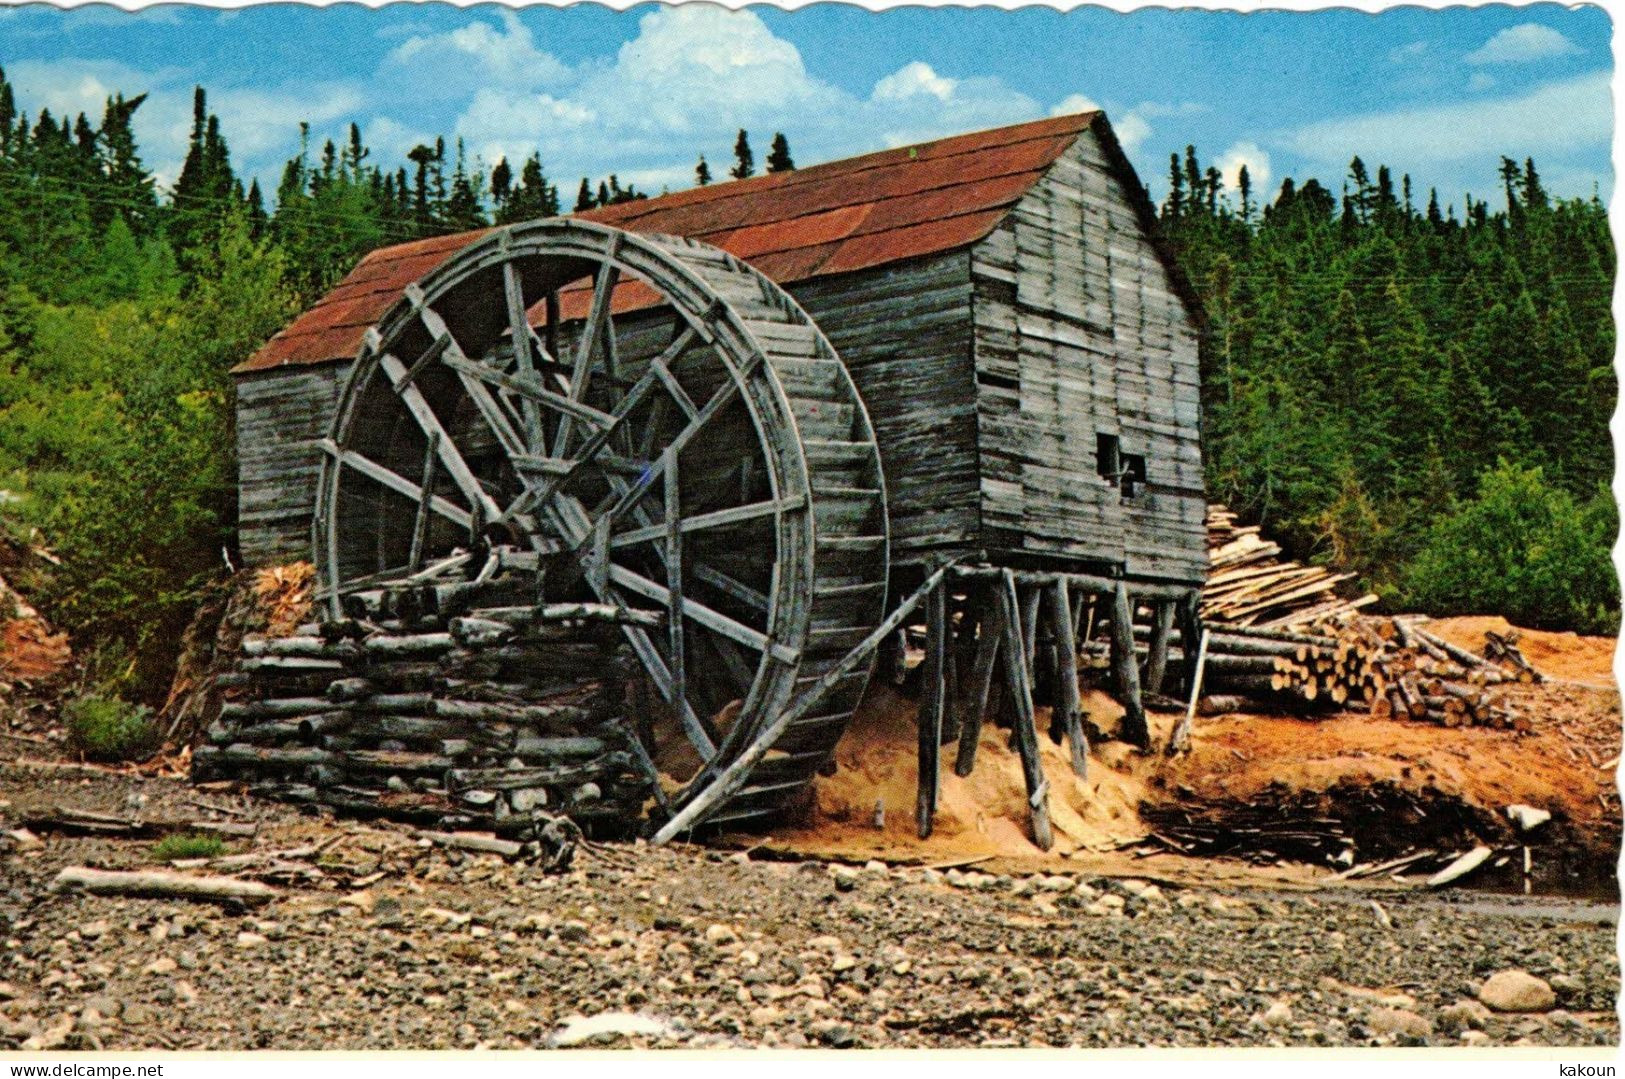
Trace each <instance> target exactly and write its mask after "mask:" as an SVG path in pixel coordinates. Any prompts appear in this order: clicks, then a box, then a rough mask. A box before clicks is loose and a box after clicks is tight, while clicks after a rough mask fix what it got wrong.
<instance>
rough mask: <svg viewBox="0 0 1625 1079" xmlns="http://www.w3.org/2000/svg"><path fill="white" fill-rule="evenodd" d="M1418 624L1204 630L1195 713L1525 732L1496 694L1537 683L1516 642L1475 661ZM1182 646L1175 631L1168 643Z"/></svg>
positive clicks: (1493, 647)
mask: <svg viewBox="0 0 1625 1079" xmlns="http://www.w3.org/2000/svg"><path fill="white" fill-rule="evenodd" d="M1424 621H1425V620H1423V619H1420V618H1416V617H1410V618H1406V617H1396V618H1374V617H1352V616H1345V617H1343V618H1341V619H1323V620H1321V621H1318V622H1315V623H1313V624H1311V625H1308V626H1305V627H1302V628H1300V629H1299V630H1296V631H1289V630H1276V629H1258V628H1252V627H1232V626H1226V625H1223V624H1216V625H1213V626H1212V627H1211V628H1210V629H1209V631H1208V654H1207V657H1206V661H1205V663H1204V673H1203V690H1204V693H1207V694H1209V696H1208V698H1207V699H1206V700H1205V702H1204V709H1203V710H1204V711H1206V712H1209V713H1214V712H1224V711H1243V710H1245V709H1246V708H1247V705H1248V702H1249V701H1256V702H1262V703H1266V704H1271V705H1274V706H1276V707H1278V708H1285V709H1288V710H1292V711H1312V710H1315V709H1317V708H1319V709H1339V708H1341V709H1356V708H1358V709H1364V710H1366V711H1368V712H1369V713H1370V714H1371V715H1372V716H1374V717H1376V718H1379V719H1388V718H1409V719H1413V720H1417V721H1422V722H1430V723H1436V724H1439V725H1440V726H1446V727H1464V726H1482V727H1496V728H1500V729H1504V730H1517V731H1527V730H1529V729H1530V723H1529V720H1528V719H1527V717H1525V716H1522V715H1520V714H1519V713H1518V712H1517V711H1516V710H1515V709H1514V708H1513V707H1512V706H1511V705H1510V704H1509V703H1508V702H1507V700H1506V699H1505V697H1504V694H1503V693H1502V692H1501V690H1500V689H1499V688H1498V687H1502V686H1505V685H1509V684H1518V683H1528V682H1531V681H1535V680H1538V678H1539V674H1538V672H1536V671H1535V670H1534V668H1533V667H1531V666H1530V665H1529V663H1528V661H1527V660H1525V659H1524V657H1523V655H1522V653H1520V652H1518V651H1517V646H1516V644H1515V643H1512V642H1508V641H1506V640H1505V638H1500V639H1499V643H1487V644H1486V653H1487V655H1485V656H1479V655H1475V654H1473V653H1472V652H1469V651H1467V650H1466V649H1464V648H1459V647H1457V646H1456V645H1453V644H1451V643H1450V642H1448V641H1446V640H1444V639H1443V638H1442V637H1439V636H1437V635H1435V634H1433V633H1430V632H1429V631H1428V630H1427V629H1426V628H1425V626H1424V624H1423V622H1424ZM1147 632H1148V631H1147ZM1142 635H1144V634H1142ZM1183 643H1184V642H1183V640H1182V639H1181V638H1180V637H1179V635H1178V634H1177V633H1176V634H1175V636H1174V638H1173V644H1174V645H1175V646H1176V647H1179V646H1182V645H1183ZM1492 657H1493V658H1492Z"/></svg>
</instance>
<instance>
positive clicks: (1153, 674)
mask: <svg viewBox="0 0 1625 1079" xmlns="http://www.w3.org/2000/svg"><path fill="white" fill-rule="evenodd" d="M1152 610H1153V612H1154V613H1153V616H1152V622H1151V641H1150V643H1149V645H1148V647H1147V648H1146V655H1145V691H1146V692H1147V693H1161V692H1162V679H1163V676H1164V674H1165V673H1166V671H1167V669H1168V637H1169V635H1170V634H1171V633H1172V631H1173V626H1174V601H1173V600H1168V599H1159V600H1156V601H1155V602H1154V603H1153V604H1152Z"/></svg>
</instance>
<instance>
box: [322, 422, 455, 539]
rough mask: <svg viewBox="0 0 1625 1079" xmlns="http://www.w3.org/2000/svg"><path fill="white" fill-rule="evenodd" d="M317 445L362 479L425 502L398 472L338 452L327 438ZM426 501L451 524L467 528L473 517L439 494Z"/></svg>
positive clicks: (417, 488) (353, 454)
mask: <svg viewBox="0 0 1625 1079" xmlns="http://www.w3.org/2000/svg"><path fill="white" fill-rule="evenodd" d="M432 437H434V436H431V438H432ZM317 445H318V446H319V447H321V450H322V452H323V453H325V454H327V455H328V456H329V457H331V458H333V460H334V461H336V462H338V463H339V464H341V465H346V466H348V467H349V468H352V469H354V470H355V471H357V472H359V473H361V474H362V475H363V476H366V477H367V478H368V479H370V480H374V481H376V482H377V483H379V484H381V485H383V486H385V487H388V488H389V489H390V490H392V491H395V492H397V493H399V494H402V495H405V496H406V497H407V498H409V499H411V500H412V501H414V502H417V503H420V504H421V503H423V502H424V501H425V499H424V492H423V488H422V487H420V486H418V485H417V484H415V483H413V482H412V481H411V480H409V479H407V478H406V477H405V476H403V475H401V474H400V473H399V472H395V471H393V470H392V469H388V468H385V467H384V466H383V465H381V464H379V463H378V462H377V461H374V460H372V459H371V458H370V457H363V456H362V455H361V454H359V453H357V452H355V451H354V450H341V449H339V446H338V443H336V442H334V441H333V440H332V439H330V438H324V439H322V440H321V441H320V442H318V443H317ZM442 460H444V458H442ZM427 501H428V503H429V505H430V507H431V508H432V509H433V510H434V511H435V512H436V513H438V514H440V516H442V517H444V518H446V519H447V520H448V521H453V522H455V523H457V524H458V525H460V526H461V527H463V528H467V527H469V523H470V521H471V519H472V518H471V517H470V515H469V513H468V511H467V510H465V509H463V508H461V507H460V506H458V505H456V504H455V503H453V502H450V501H447V500H446V499H444V498H441V497H440V496H439V495H433V496H431V497H429V498H428V500H427Z"/></svg>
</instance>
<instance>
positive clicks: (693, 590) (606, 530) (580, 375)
mask: <svg viewBox="0 0 1625 1079" xmlns="http://www.w3.org/2000/svg"><path fill="white" fill-rule="evenodd" d="M323 448H324V451H325V452H324V455H323V461H322V468H321V474H320V479H319V484H318V504H317V518H316V530H315V542H316V548H317V550H316V557H317V564H318V567H319V569H320V572H321V578H322V582H323V587H324V594H325V595H326V596H327V597H328V599H329V601H330V602H331V603H333V605H334V609H335V611H336V610H337V609H338V608H339V605H340V604H341V603H342V601H343V597H344V596H345V595H346V594H348V593H353V592H358V591H362V590H366V589H371V588H378V587H381V586H386V585H390V584H395V583H401V582H406V581H413V580H423V579H426V578H429V577H431V576H432V575H433V574H435V573H437V572H438V573H448V572H451V573H458V574H461V575H463V576H465V577H477V576H479V575H484V576H486V577H491V576H494V575H497V574H518V575H526V574H529V575H532V576H533V577H534V581H535V585H536V589H537V594H538V596H539V597H545V598H546V599H547V600H548V601H557V600H563V599H568V598H573V597H590V598H595V599H597V600H599V601H604V602H611V603H615V604H619V605H623V606H626V607H628V608H637V609H641V610H646V611H658V612H660V613H662V614H663V615H664V616H665V622H664V624H663V626H662V628H660V629H643V628H637V627H628V628H627V630H626V633H627V637H628V640H629V642H630V645H631V647H632V649H633V651H634V652H635V653H636V655H637V657H638V659H639V660H640V661H641V663H642V665H643V667H644V669H645V670H646V671H647V674H648V678H649V680H650V682H651V683H652V684H653V686H654V687H655V688H656V690H657V691H658V693H659V695H660V696H661V697H662V698H663V699H664V700H665V702H666V704H667V707H668V709H669V712H670V717H669V718H670V724H669V729H670V730H671V731H673V732H680V734H677V735H675V736H674V737H672V738H669V739H666V744H662V745H652V746H649V747H648V748H649V750H650V752H651V755H652V756H654V757H655V758H656V759H657V760H661V761H662V768H663V770H669V771H675V772H677V773H679V774H680V776H681V778H685V779H687V780H688V786H687V788H686V789H684V790H682V791H679V792H678V793H677V795H676V798H675V804H674V805H673V807H672V808H676V807H677V806H680V805H681V803H682V800H683V798H684V797H685V796H687V795H690V794H692V793H693V792H695V791H697V790H698V789H701V788H703V787H704V786H705V784H706V782H707V780H708V779H709V777H711V776H714V775H715V774H716V773H717V772H718V771H719V770H720V769H722V768H723V767H725V766H726V765H727V763H728V762H729V760H730V759H731V758H732V756H733V755H735V754H736V753H737V752H738V750H739V749H740V748H742V747H743V746H744V745H746V744H747V743H748V742H749V741H750V739H751V738H752V737H753V735H754V734H755V733H756V732H757V731H758V730H759V729H760V727H761V725H762V724H763V723H764V722H766V721H767V720H769V719H771V718H772V716H774V715H775V714H776V713H777V712H779V711H780V710H782V709H783V708H784V707H785V705H786V704H787V703H788V702H789V701H790V700H791V699H792V698H793V696H794V694H795V693H796V692H797V690H798V689H799V688H804V687H806V686H809V685H811V684H812V683H813V682H814V681H816V680H817V679H818V678H819V677H821V676H822V675H823V674H824V673H825V672H826V671H828V670H829V669H830V668H831V667H832V666H833V665H834V663H835V662H836V661H837V660H838V659H840V658H841V656H843V655H844V654H845V652H846V651H847V649H848V648H850V647H851V645H853V644H855V643H857V641H858V640H860V639H861V638H862V637H863V636H864V635H865V634H866V633H867V632H868V631H869V630H871V629H872V628H873V627H874V626H875V625H877V624H878V623H879V621H880V620H881V617H882V614H883V608H884V603H885V593H886V572H887V562H886V559H887V533H886V510H885V498H884V492H883V484H882V479H881V471H880V459H879V454H878V451H877V449H876V446H875V443H874V434H873V430H872V429H871V427H870V425H869V420H868V416H867V414H866V413H865V411H864V408H863V403H862V401H861V400H860V398H859V397H858V394H857V391H856V390H855V388H854V387H853V385H852V381H851V378H850V376H849V375H848V373H847V371H846V368H845V367H844V365H842V363H841V362H840V360H839V358H838V357H837V356H836V354H835V351H834V349H833V348H832V347H831V346H830V344H829V342H828V341H827V340H826V339H825V338H824V336H823V334H822V333H821V332H819V330H818V328H817V327H816V326H815V325H814V324H813V322H812V320H811V319H810V318H809V317H808V316H807V314H806V313H805V312H804V311H802V310H801V308H800V307H799V306H798V305H796V304H795V302H794V301H793V300H791V299H790V298H789V297H788V296H787V295H786V294H785V293H784V292H782V291H781V290H780V289H779V288H778V287H777V286H776V285H774V284H773V283H772V282H771V281H769V280H768V279H766V278H765V277H763V276H762V275H760V274H758V273H757V272H756V271H754V270H753V269H751V268H750V267H749V266H747V265H746V264H744V263H742V262H740V261H739V260H738V259H736V258H734V257H732V256H730V255H728V254H726V253H725V252H722V251H719V250H717V249H715V248H712V247H709V246H706V245H704V244H699V243H695V242H693V241H688V240H683V239H679V238H674V237H666V236H642V235H637V234H633V233H626V232H621V231H619V230H615V229H610V228H605V227H602V226H597V225H591V224H586V223H582V222H575V221H564V220H548V221H537V222H532V223H529V224H525V225H519V226H514V227H512V228H509V229H503V230H500V231H497V232H494V233H491V234H488V235H487V236H485V237H483V238H482V239H480V240H478V241H476V242H475V243H473V244H471V245H470V246H469V247H468V248H466V249H464V250H463V251H462V252H461V253H459V254H458V255H456V256H455V257H453V258H452V259H451V260H449V261H448V262H447V263H445V264H443V265H442V266H441V267H439V268H438V269H436V270H435V271H434V272H432V273H431V274H429V275H428V276H427V277H425V278H424V279H423V280H422V281H421V282H419V283H418V284H417V285H415V286H412V287H410V288H409V289H408V290H407V292H406V295H405V296H404V297H403V298H402V299H401V300H400V301H399V302H397V303H396V304H395V306H394V307H393V308H391V309H390V311H389V313H388V314H387V315H385V317H384V318H383V319H382V320H381V321H380V322H379V323H378V325H377V326H376V327H374V329H372V330H370V331H368V333H367V335H366V341H365V344H364V345H363V347H362V350H361V353H360V355H359V357H358V359H357V362H356V364H355V366H354V368H353V370H352V372H351V375H350V378H349V380H348V382H347V384H346V386H345V388H344V391H343V396H342V398H341V401H340V404H339V410H338V415H337V419H336V421H335V424H334V428H333V433H332V437H331V438H330V439H329V440H327V442H326V443H325V444H324V447H323ZM866 679H867V673H866V672H859V673H858V674H856V675H854V676H851V677H849V678H848V679H847V680H845V681H844V682H843V683H842V684H840V685H838V686H837V689H836V691H835V692H833V693H832V694H831V695H830V696H829V697H828V698H827V700H826V702H825V704H824V705H822V706H821V707H820V709H819V710H818V711H819V714H818V715H816V716H811V717H808V718H807V719H805V720H803V721H801V722H800V723H799V724H797V725H796V726H794V727H792V728H791V729H790V730H789V731H787V732H786V733H785V735H784V736H783V737H782V738H781V739H780V742H779V743H778V745H776V746H775V752H774V753H772V754H770V755H769V756H768V758H767V759H766V760H764V761H763V762H762V763H761V764H760V765H758V766H757V769H756V770H755V772H754V773H753V775H752V777H751V782H750V783H749V784H747V785H746V786H745V788H744V789H743V790H742V791H741V792H740V794H738V795H736V796H735V797H734V798H733V799H731V800H730V801H729V802H728V803H726V804H725V805H724V806H723V807H722V808H721V809H720V810H719V811H718V812H716V813H714V814H713V815H712V816H711V818H710V819H711V821H712V822H713V823H720V822H722V821H725V820H728V819H742V818H749V817H757V816H767V815H769V814H771V813H773V812H775V811H776V810H778V809H779V808H780V807H781V806H782V803H783V801H784V798H785V797H786V796H787V795H788V794H789V793H790V792H792V791H793V790H794V789H795V788H798V787H800V786H801V785H803V784H804V783H805V782H806V780H807V779H808V778H809V777H810V776H811V774H812V773H813V771H814V770H815V769H816V768H817V767H818V766H819V765H820V764H822V763H823V761H824V760H825V759H826V758H827V756H828V754H829V752H830V751H831V750H832V749H833V747H834V744H835V741H836V740H837V739H838V738H839V736H840V733H841V730H842V729H843V728H844V726H845V722H846V719H847V718H848V717H849V715H850V713H851V711H852V709H853V707H855V706H856V703H857V698H858V697H859V696H860V695H861V693H862V689H863V686H864V683H865V682H866ZM657 740H658V739H657ZM673 743H680V744H678V745H674V744H673ZM684 757H686V764H684V763H680V762H679V758H684ZM668 766H669V767H668Z"/></svg>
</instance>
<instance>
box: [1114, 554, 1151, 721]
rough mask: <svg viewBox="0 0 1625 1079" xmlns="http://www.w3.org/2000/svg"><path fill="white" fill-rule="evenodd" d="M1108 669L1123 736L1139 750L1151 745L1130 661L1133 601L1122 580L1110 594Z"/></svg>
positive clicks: (1135, 672)
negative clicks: (1112, 677) (1114, 678)
mask: <svg viewBox="0 0 1625 1079" xmlns="http://www.w3.org/2000/svg"><path fill="white" fill-rule="evenodd" d="M1112 601H1113V602H1112V669H1113V672H1114V673H1115V674H1116V676H1117V696H1118V701H1119V703H1121V704H1122V706H1123V710H1124V711H1123V737H1124V739H1125V740H1126V741H1128V742H1129V743H1130V744H1131V745H1134V746H1136V747H1138V748H1139V749H1141V750H1149V749H1150V748H1151V727H1150V724H1148V723H1147V722H1146V718H1145V703H1144V702H1143V701H1142V700H1141V699H1140V667H1139V664H1138V663H1136V662H1135V661H1134V604H1133V603H1132V602H1131V601H1130V600H1129V596H1128V588H1127V586H1126V585H1124V584H1123V582H1122V581H1118V582H1117V588H1116V590H1115V593H1114V595H1113V597H1112Z"/></svg>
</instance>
